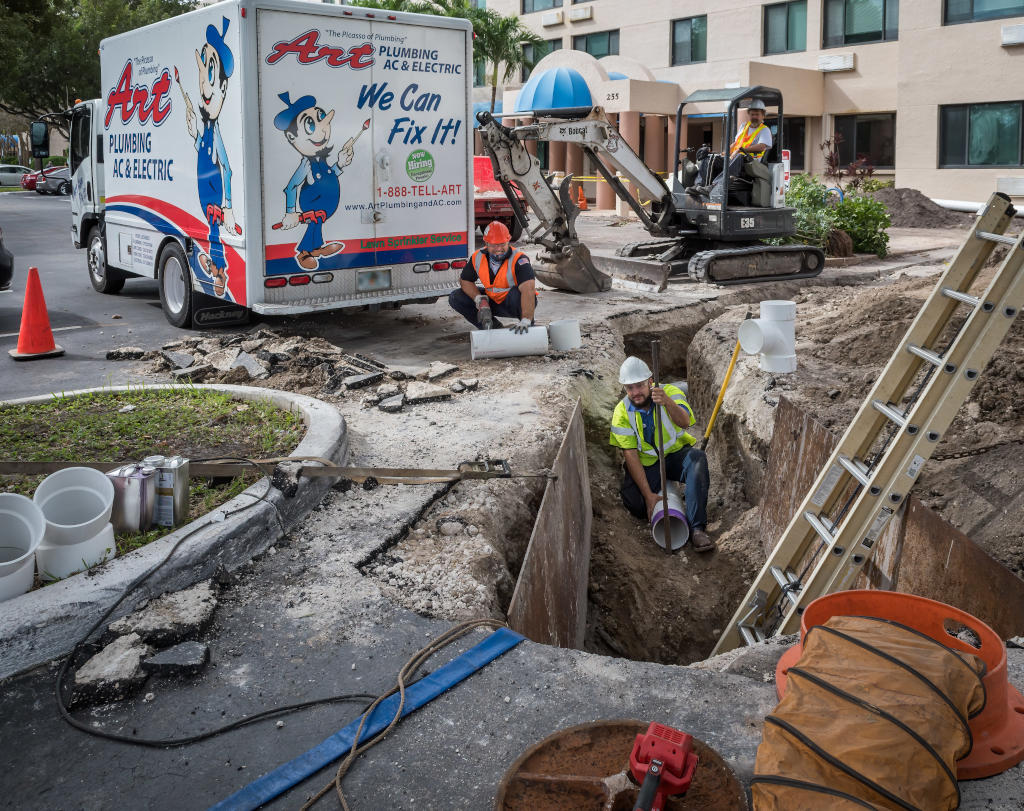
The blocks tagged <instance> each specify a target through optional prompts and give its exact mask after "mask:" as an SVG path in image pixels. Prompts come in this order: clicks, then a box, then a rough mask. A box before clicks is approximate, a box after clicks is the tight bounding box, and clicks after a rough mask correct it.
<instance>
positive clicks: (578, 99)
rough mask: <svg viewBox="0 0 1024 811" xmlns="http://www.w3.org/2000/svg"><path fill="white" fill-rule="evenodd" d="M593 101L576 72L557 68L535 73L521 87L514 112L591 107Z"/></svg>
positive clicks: (585, 84)
mask: <svg viewBox="0 0 1024 811" xmlns="http://www.w3.org/2000/svg"><path fill="white" fill-rule="evenodd" d="M593 104H594V102H593V99H592V98H591V96H590V88H588V87H587V82H586V79H584V78H583V76H581V75H580V73H579V71H576V70H573V69H572V68H565V67H558V68H551V69H550V70H544V71H541V72H539V73H538V72H536V71H534V73H533V75H532V76H531V77H530V80H529V81H528V82H527V83H526V84H525V85H523V89H522V90H520V91H519V97H518V99H517V100H516V109H515V110H514V112H517V113H520V112H528V111H530V110H553V109H555V108H558V107H591V106H593Z"/></svg>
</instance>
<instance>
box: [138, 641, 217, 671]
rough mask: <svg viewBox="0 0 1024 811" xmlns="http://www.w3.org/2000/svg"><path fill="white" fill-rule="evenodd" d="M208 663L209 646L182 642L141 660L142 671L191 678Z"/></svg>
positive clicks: (200, 643)
mask: <svg viewBox="0 0 1024 811" xmlns="http://www.w3.org/2000/svg"><path fill="white" fill-rule="evenodd" d="M209 661H210V646H209V645H207V644H205V643H203V642H182V643H180V644H178V645H175V646H174V647H172V648H168V649H167V650H162V651H160V652H159V653H156V654H154V655H152V656H150V657H149V658H148V659H143V660H142V670H143V671H144V672H145V673H150V674H153V675H157V676H191V675H193V674H195V673H198V672H199V671H200V670H202V669H203V667H204V666H205V665H206V663H207V662H209Z"/></svg>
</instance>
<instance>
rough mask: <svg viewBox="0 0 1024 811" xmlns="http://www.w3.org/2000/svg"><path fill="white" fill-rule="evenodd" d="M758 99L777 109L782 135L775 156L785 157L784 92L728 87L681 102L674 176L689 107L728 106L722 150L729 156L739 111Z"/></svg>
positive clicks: (712, 90) (757, 86) (776, 140)
mask: <svg viewBox="0 0 1024 811" xmlns="http://www.w3.org/2000/svg"><path fill="white" fill-rule="evenodd" d="M755 99H757V100H759V101H762V102H764V106H765V107H769V108H771V107H774V108H776V113H775V115H776V116H778V135H777V136H776V137H775V139H774V141H775V143H774V145H773V146H772V150H771V151H772V154H774V155H781V154H782V149H784V146H783V144H784V143H785V133H784V132H783V121H784V118H783V115H782V91H780V90H777V89H776V88H774V87H765V86H763V85H754V86H752V87H724V88H720V89H711V90H697V91H695V92H693V93H691V94H690V95H689V96H687V97H686V98H685V99H683V100H682V101H681V102H679V107H677V108H676V151H675V156H676V157H675V165H674V166H673V167H672V174H673V175H678V173H679V150H680V146H681V145H680V136H681V132H682V123H683V122H682V119H683V115H684V113H683V109H684V108H685V107H686V105H688V104H689V105H694V104H707V103H713V102H725V103H726V106H725V109H724V110H723V111H722V113H721V116H722V118H723V119H724V122H723V123H724V126H723V127H722V147H721V150H720V151H721V152H727V151H728V149H729V146H730V145H731V144H732V142H733V140H734V139H735V138H736V132H737V125H738V122H737V120H736V118H737V116H736V112H737V110H740V109H743V108H745V107H748V106H749V105H750V102H752V101H754V100H755Z"/></svg>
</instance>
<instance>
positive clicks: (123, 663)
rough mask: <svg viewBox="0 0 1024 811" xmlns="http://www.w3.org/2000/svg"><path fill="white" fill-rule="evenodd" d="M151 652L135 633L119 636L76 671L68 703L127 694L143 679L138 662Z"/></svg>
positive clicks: (87, 702)
mask: <svg viewBox="0 0 1024 811" xmlns="http://www.w3.org/2000/svg"><path fill="white" fill-rule="evenodd" d="M152 652H153V649H152V648H151V647H149V645H146V644H144V643H143V642H142V639H141V638H140V636H139V635H138V634H134V633H133V634H128V635H126V636H119V637H118V638H117V639H115V640H114V641H113V642H111V643H110V644H109V645H107V646H106V647H105V648H103V650H101V651H100V652H99V653H97V654H96V655H95V656H93V657H92V658H91V659H89V661H87V662H86V663H85V664H84V665H82V666H81V667H80V668H79V669H78V671H77V672H76V673H75V681H74V684H73V686H72V692H71V705H72V706H79V705H82V704H95V703H97V702H101V701H117V700H119V699H122V698H127V697H128V696H130V695H131V694H132V693H134V692H135V691H136V690H138V689H139V688H140V687H142V685H143V683H144V682H145V681H146V674H145V673H144V672H143V671H142V668H141V667H140V662H141V661H142V659H143V658H144V657H146V656H149V655H150V654H151V653H152Z"/></svg>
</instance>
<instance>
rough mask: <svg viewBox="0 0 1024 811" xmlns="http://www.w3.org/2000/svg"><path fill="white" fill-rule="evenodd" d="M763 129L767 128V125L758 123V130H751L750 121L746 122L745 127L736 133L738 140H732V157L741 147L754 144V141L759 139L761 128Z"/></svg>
mask: <svg viewBox="0 0 1024 811" xmlns="http://www.w3.org/2000/svg"><path fill="white" fill-rule="evenodd" d="M763 129H766V127H765V125H764V124H760V125H758V128H757V129H756V130H754V131H753V132H751V131H750V122H749V121H748V122H747V123H746V124H744V125H743V129H741V130H740V131H739V132H738V133H737V134H736V140H735V141H733V142H732V148H731V149H730V150H729V157H732V156H733V155H735V154H736V153H737V152H739V151H740V150H741V149H746V148H748V147H749V146H750V145H751V144H753V143H754V141H756V140H757V136H758V135H759V134H760V133H761V130H763Z"/></svg>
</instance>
